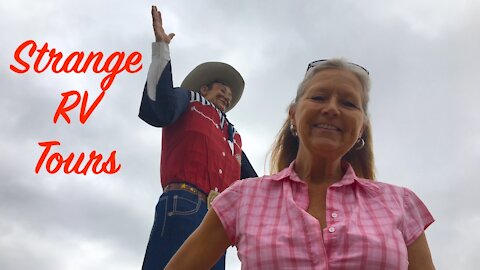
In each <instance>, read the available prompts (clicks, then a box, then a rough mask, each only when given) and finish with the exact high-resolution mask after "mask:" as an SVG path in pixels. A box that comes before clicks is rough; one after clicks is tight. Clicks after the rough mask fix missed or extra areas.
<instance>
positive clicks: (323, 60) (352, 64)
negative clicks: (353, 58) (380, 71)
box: [305, 59, 370, 75]
mask: <svg viewBox="0 0 480 270" xmlns="http://www.w3.org/2000/svg"><path fill="white" fill-rule="evenodd" d="M326 61H328V59H321V60H317V61H313V62H310V64H308V67H307V71H306V72H305V73H307V72H308V71H309V70H310V69H311V68H314V67H316V66H318V65H321V64H322V63H324V62H326ZM347 64H348V65H350V66H352V67H354V68H360V69H361V70H363V71H364V72H366V73H367V75H370V72H368V70H367V69H366V68H364V67H362V66H360V65H358V64H355V63H351V62H347Z"/></svg>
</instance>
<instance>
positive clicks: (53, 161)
mask: <svg viewBox="0 0 480 270" xmlns="http://www.w3.org/2000/svg"><path fill="white" fill-rule="evenodd" d="M38 144H39V145H40V146H42V147H45V149H44V150H43V152H42V155H41V156H40V159H39V160H38V162H37V166H36V167H35V173H37V174H38V172H39V171H40V169H41V168H42V166H43V163H44V162H45V160H46V161H47V162H46V163H45V170H47V172H49V173H50V174H54V173H57V172H58V171H59V170H60V169H62V167H63V172H64V173H66V174H70V173H76V174H83V175H86V174H87V172H88V170H89V169H91V171H92V172H93V173H94V174H100V173H102V172H103V173H106V174H114V173H116V172H118V171H119V170H120V168H121V167H122V165H121V164H118V165H117V164H116V160H115V154H116V153H117V151H112V152H111V153H110V156H109V157H108V159H107V160H106V161H104V162H102V161H103V156H102V154H97V152H96V151H95V150H93V151H92V152H91V153H90V155H89V157H88V161H86V163H85V164H84V163H83V161H84V159H85V153H83V152H82V153H80V155H79V156H78V158H77V159H76V160H74V159H75V155H74V154H73V153H70V154H69V155H68V156H67V157H66V158H64V157H63V156H62V155H61V154H60V153H58V152H55V153H53V154H51V155H49V153H50V150H51V148H52V146H55V145H60V142H59V141H48V142H40V143H38ZM47 157H48V158H47Z"/></svg>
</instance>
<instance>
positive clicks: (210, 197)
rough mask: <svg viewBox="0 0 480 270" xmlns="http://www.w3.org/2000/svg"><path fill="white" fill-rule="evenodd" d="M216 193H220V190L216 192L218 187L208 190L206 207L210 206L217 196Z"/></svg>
mask: <svg viewBox="0 0 480 270" xmlns="http://www.w3.org/2000/svg"><path fill="white" fill-rule="evenodd" d="M218 194H220V192H218V188H215V190H210V192H209V193H208V197H207V209H210V208H212V202H213V200H214V199H215V198H216V197H217V196H218Z"/></svg>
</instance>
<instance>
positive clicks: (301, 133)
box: [290, 69, 364, 158]
mask: <svg viewBox="0 0 480 270" xmlns="http://www.w3.org/2000/svg"><path fill="white" fill-rule="evenodd" d="M290 118H291V121H292V123H293V124H294V125H295V126H296V128H297V132H298V138H299V142H300V145H299V147H300V149H299V150H300V151H308V152H313V153H314V154H315V153H323V154H326V153H330V154H334V155H338V157H339V158H340V157H342V156H343V155H345V154H346V153H347V152H348V151H349V150H350V148H351V147H352V146H353V145H354V144H355V142H356V141H357V139H358V138H359V137H360V136H361V133H362V131H363V128H364V111H363V107H362V85H361V83H360V81H359V80H358V79H357V77H355V75H354V74H353V73H351V72H349V71H345V70H339V69H328V70H323V71H320V72H318V73H317V74H315V75H314V76H313V77H312V79H311V80H310V82H309V83H307V85H306V87H305V91H304V94H303V96H302V97H301V98H300V99H299V101H298V102H297V104H296V106H295V107H294V108H293V109H292V110H291V111H290Z"/></svg>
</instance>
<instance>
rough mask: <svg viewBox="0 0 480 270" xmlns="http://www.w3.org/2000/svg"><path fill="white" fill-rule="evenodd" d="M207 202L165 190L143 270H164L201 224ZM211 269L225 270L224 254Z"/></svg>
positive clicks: (161, 197)
mask: <svg viewBox="0 0 480 270" xmlns="http://www.w3.org/2000/svg"><path fill="white" fill-rule="evenodd" d="M206 213H207V205H206V203H205V202H204V201H202V200H200V199H199V198H198V196H197V195H195V194H192V193H190V192H187V191H184V190H171V191H167V192H165V193H163V194H162V195H161V196H160V199H159V200H158V203H157V206H156V209H155V220H154V223H153V228H152V231H151V233H150V239H149V241H148V246H147V251H146V253H145V258H144V261H143V266H142V269H143V270H154V269H155V270H158V269H163V268H165V266H166V265H167V263H168V262H169V261H170V259H171V258H172V257H173V255H174V254H175V252H177V250H178V249H179V248H180V246H181V245H182V244H183V242H184V241H185V240H186V239H187V238H188V236H189V235H190V234H191V233H192V232H193V231H194V230H195V229H196V228H197V227H198V226H199V225H200V223H201V222H202V220H203V217H204V216H205V214H206ZM212 269H216V270H220V269H221V270H223V269H225V255H224V256H223V257H222V259H220V260H219V261H218V262H217V264H215V266H214V267H213V268H212Z"/></svg>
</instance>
